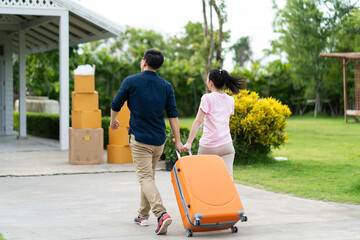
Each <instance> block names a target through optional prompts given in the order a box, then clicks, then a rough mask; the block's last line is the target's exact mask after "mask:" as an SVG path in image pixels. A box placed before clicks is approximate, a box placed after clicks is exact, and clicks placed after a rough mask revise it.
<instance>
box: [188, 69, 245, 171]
mask: <svg viewBox="0 0 360 240" xmlns="http://www.w3.org/2000/svg"><path fill="white" fill-rule="evenodd" d="M206 85H207V86H208V88H209V90H210V92H211V93H207V94H204V95H203V96H202V98H201V102H200V107H199V110H198V113H197V115H196V118H195V120H194V123H193V125H192V128H191V131H190V135H189V138H188V140H187V142H186V144H185V146H184V147H185V148H184V149H186V150H187V151H190V149H191V144H192V142H193V141H194V138H195V136H196V134H197V131H198V129H199V127H200V125H201V123H202V121H203V120H204V126H203V131H204V132H203V135H202V137H201V139H200V143H199V145H200V147H199V150H198V154H212V155H218V156H220V157H221V158H222V159H223V160H224V162H225V165H226V167H227V168H228V170H229V172H230V174H231V176H232V174H233V163H234V157H235V150H234V146H233V143H232V139H231V135H230V128H229V120H230V115H233V114H234V108H235V100H234V98H232V97H231V96H229V95H228V94H226V93H223V92H222V91H221V89H222V88H223V87H224V86H226V87H227V88H228V89H230V91H231V92H233V93H234V94H237V93H238V92H239V90H240V89H244V87H245V83H244V80H243V78H241V77H232V76H230V75H229V73H228V72H227V71H226V70H221V69H212V70H210V73H209V75H208V77H207V80H206Z"/></svg>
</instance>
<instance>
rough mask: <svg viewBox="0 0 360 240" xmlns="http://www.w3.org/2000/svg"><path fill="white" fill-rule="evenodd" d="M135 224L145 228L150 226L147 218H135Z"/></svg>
mask: <svg viewBox="0 0 360 240" xmlns="http://www.w3.org/2000/svg"><path fill="white" fill-rule="evenodd" d="M134 222H135V223H137V224H139V225H140V226H143V227H146V226H149V220H148V219H147V218H141V217H136V218H134Z"/></svg>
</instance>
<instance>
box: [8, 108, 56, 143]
mask: <svg viewBox="0 0 360 240" xmlns="http://www.w3.org/2000/svg"><path fill="white" fill-rule="evenodd" d="M26 125H27V133H28V134H29V135H33V136H38V137H43V138H51V139H59V115H58V114H45V113H31V112H27V113H26ZM14 129H15V130H16V131H19V113H18V112H14Z"/></svg>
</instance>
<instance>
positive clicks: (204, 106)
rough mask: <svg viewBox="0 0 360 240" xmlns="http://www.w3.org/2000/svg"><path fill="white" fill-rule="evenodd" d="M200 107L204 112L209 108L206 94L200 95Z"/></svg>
mask: <svg viewBox="0 0 360 240" xmlns="http://www.w3.org/2000/svg"><path fill="white" fill-rule="evenodd" d="M200 109H201V110H203V112H204V113H208V112H209V110H210V102H209V98H208V97H207V96H206V94H205V95H203V96H202V97H201V101H200Z"/></svg>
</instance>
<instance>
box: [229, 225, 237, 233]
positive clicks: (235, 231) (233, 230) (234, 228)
mask: <svg viewBox="0 0 360 240" xmlns="http://www.w3.org/2000/svg"><path fill="white" fill-rule="evenodd" d="M230 229H231V232H232V233H237V232H238V228H237V227H236V226H234V227H231V228H230Z"/></svg>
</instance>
